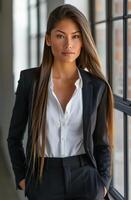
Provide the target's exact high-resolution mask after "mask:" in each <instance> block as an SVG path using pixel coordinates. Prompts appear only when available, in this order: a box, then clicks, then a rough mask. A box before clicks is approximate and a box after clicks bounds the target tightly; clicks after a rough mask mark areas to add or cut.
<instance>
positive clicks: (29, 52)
mask: <svg viewBox="0 0 131 200" xmlns="http://www.w3.org/2000/svg"><path fill="white" fill-rule="evenodd" d="M30 23H31V22H30V6H29V0H28V37H27V38H28V66H30V65H31V60H30V59H31V51H30V48H31V42H30Z"/></svg>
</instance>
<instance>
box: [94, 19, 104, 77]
mask: <svg viewBox="0 0 131 200" xmlns="http://www.w3.org/2000/svg"><path fill="white" fill-rule="evenodd" d="M96 45H97V49H98V53H99V55H100V58H101V62H102V71H103V73H104V75H105V76H106V24H105V23H102V24H98V25H96Z"/></svg>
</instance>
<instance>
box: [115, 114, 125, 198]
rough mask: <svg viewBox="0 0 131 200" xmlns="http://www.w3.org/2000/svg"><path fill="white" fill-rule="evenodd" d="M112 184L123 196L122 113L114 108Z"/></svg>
mask: <svg viewBox="0 0 131 200" xmlns="http://www.w3.org/2000/svg"><path fill="white" fill-rule="evenodd" d="M114 115H115V120H114V122H115V131H114V161H113V184H114V187H115V189H116V190H118V192H119V193H120V194H122V195H123V196H124V144H123V113H122V112H120V111H118V110H115V112H114Z"/></svg>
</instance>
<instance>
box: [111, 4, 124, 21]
mask: <svg viewBox="0 0 131 200" xmlns="http://www.w3.org/2000/svg"><path fill="white" fill-rule="evenodd" d="M112 6H113V8H112V11H113V16H114V17H116V16H121V15H123V0H112Z"/></svg>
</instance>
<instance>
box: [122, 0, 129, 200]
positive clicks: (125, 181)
mask: <svg viewBox="0 0 131 200" xmlns="http://www.w3.org/2000/svg"><path fill="white" fill-rule="evenodd" d="M127 7H128V0H123V11H124V13H123V16H124V17H123V99H124V100H125V101H126V99H127V81H128V76H127V71H128V70H127V50H128V49H127V12H128V11H127ZM127 129H128V128H127V114H126V113H124V135H123V140H124V197H125V199H127V200H128V199H129V195H128V131H127Z"/></svg>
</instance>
